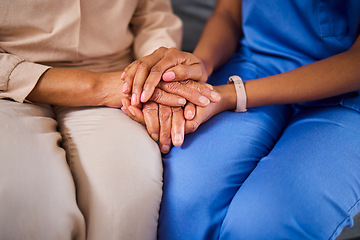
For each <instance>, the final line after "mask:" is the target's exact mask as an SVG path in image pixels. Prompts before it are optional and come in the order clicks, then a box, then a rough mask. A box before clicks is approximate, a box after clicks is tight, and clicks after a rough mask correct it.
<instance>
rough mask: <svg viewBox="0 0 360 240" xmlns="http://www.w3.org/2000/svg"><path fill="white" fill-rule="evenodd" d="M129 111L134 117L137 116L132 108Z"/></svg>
mask: <svg viewBox="0 0 360 240" xmlns="http://www.w3.org/2000/svg"><path fill="white" fill-rule="evenodd" d="M128 110H129V111H130V113H131V114H132V115H133V116H135V112H134V110H132V109H131V108H130V107H129V108H128Z"/></svg>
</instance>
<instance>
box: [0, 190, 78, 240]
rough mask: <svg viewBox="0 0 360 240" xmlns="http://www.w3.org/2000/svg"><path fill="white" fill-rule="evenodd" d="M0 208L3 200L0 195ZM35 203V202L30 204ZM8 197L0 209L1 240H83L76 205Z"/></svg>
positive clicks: (4, 198)
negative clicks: (8, 199)
mask: <svg viewBox="0 0 360 240" xmlns="http://www.w3.org/2000/svg"><path fill="white" fill-rule="evenodd" d="M1 198H2V201H1V204H0V205H1V206H4V205H3V203H4V201H5V200H6V197H5V196H4V194H1ZM34 201H35V202H34ZM34 201H31V199H30V200H29V201H26V200H25V199H16V198H14V196H13V198H12V200H11V203H9V202H8V203H4V204H6V206H7V207H6V208H2V209H1V210H0V223H1V224H0V232H1V239H58V240H60V239H64V240H65V239H66V240H70V239H76V240H82V239H85V222H84V218H83V216H82V214H81V213H80V211H79V210H78V208H77V207H76V206H74V208H71V207H70V206H68V205H66V203H64V202H62V203H60V201H59V202H57V203H59V204H57V203H56V202H46V203H44V202H42V204H40V202H41V201H39V199H35V200H34Z"/></svg>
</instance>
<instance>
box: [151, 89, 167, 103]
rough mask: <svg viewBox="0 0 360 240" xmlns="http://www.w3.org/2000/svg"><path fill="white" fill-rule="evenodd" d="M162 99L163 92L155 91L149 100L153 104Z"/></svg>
mask: <svg viewBox="0 0 360 240" xmlns="http://www.w3.org/2000/svg"><path fill="white" fill-rule="evenodd" d="M163 98H164V92H163V91H161V90H160V89H155V91H154V93H153V95H152V97H151V99H152V100H153V101H155V102H159V101H161V100H162V99H163Z"/></svg>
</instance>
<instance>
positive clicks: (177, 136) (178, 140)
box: [174, 134, 183, 145]
mask: <svg viewBox="0 0 360 240" xmlns="http://www.w3.org/2000/svg"><path fill="white" fill-rule="evenodd" d="M182 141H183V138H182V135H181V134H175V136H174V143H175V144H176V145H180V144H181V143H182Z"/></svg>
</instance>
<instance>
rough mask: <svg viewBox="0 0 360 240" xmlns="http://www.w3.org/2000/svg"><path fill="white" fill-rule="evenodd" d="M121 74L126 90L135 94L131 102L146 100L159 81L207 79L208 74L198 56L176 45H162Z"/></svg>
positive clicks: (124, 90)
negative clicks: (176, 47)
mask: <svg viewBox="0 0 360 240" xmlns="http://www.w3.org/2000/svg"><path fill="white" fill-rule="evenodd" d="M124 72H125V74H123V75H122V79H123V80H124V81H125V83H124V85H123V89H122V90H123V93H125V94H130V93H131V94H132V97H131V104H132V105H135V106H136V105H138V104H139V103H140V102H147V101H148V100H149V99H150V98H151V96H152V95H153V94H154V91H155V88H156V87H157V86H158V84H159V82H160V80H161V79H162V80H164V81H165V82H169V81H183V80H188V79H191V80H195V81H200V82H206V80H207V77H208V74H207V72H206V70H205V66H204V64H203V62H202V60H201V59H200V58H198V57H197V56H195V55H193V54H191V53H187V52H182V51H180V50H177V49H175V48H170V49H168V48H164V47H162V48H159V49H157V50H156V51H154V52H153V53H152V54H150V55H148V56H146V57H143V58H142V59H139V60H136V61H134V62H133V63H131V64H130V65H129V66H128V67H127V68H126V69H125V70H124Z"/></svg>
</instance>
